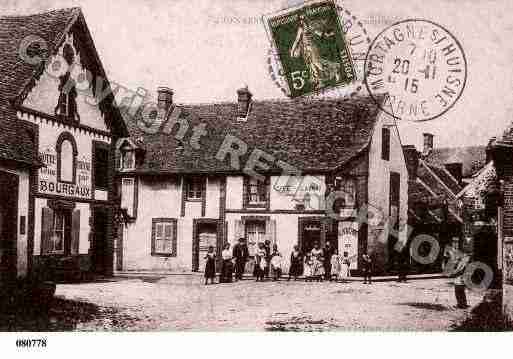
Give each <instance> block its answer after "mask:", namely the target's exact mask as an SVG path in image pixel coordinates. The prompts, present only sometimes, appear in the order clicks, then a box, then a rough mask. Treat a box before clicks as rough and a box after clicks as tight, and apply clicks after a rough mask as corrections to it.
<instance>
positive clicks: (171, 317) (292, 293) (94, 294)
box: [48, 275, 483, 331]
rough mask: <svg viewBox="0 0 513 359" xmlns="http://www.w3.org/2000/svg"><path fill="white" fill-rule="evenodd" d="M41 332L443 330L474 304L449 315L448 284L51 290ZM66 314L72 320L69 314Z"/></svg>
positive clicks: (122, 282) (168, 284) (182, 282)
mask: <svg viewBox="0 0 513 359" xmlns="http://www.w3.org/2000/svg"><path fill="white" fill-rule="evenodd" d="M56 296H57V302H56V305H54V309H52V314H51V316H50V318H49V321H50V323H49V328H48V329H49V330H59V329H60V330H80V331H83V330H86V331H90V330H91V331H96V330H112V331H119V330H121V331H125V330H131V331H146V330H166V331H168V330H194V331H202V330H203V331H205V330H208V331H213V330H225V331H247V330H251V331H253V330H257V331H302V330H305V331H334V330H425V331H435V330H436V331H439V330H451V329H452V328H454V327H455V326H457V325H458V324H459V323H461V322H462V321H463V320H465V318H466V317H467V316H468V315H469V313H470V310H471V309H472V307H474V306H476V305H477V304H479V302H480V301H481V299H482V298H483V293H476V292H470V291H467V297H468V302H469V304H470V308H469V309H466V310H462V309H456V308H455V299H454V294H453V287H452V284H451V282H450V280H448V279H424V280H412V281H409V282H407V283H396V282H377V283H373V284H372V285H366V284H363V283H362V282H351V283H330V282H321V283H317V282H313V283H312V282H309V283H305V282H303V281H297V282H293V281H292V282H287V281H283V280H282V281H280V282H264V283H255V282H254V281H253V280H249V279H248V280H244V281H242V282H238V283H232V284H215V285H208V286H205V285H204V284H203V278H202V277H201V276H198V275H170V276H140V277H128V278H114V279H106V280H105V281H104V282H96V283H79V284H59V285H58V286H57V292H56ZM71 312H72V313H71Z"/></svg>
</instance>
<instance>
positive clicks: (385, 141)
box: [381, 127, 390, 161]
mask: <svg viewBox="0 0 513 359" xmlns="http://www.w3.org/2000/svg"><path fill="white" fill-rule="evenodd" d="M381 158H382V159H384V160H386V161H388V160H390V129H388V128H386V127H383V128H382V129H381Z"/></svg>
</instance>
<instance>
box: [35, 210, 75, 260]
mask: <svg viewBox="0 0 513 359" xmlns="http://www.w3.org/2000/svg"><path fill="white" fill-rule="evenodd" d="M70 239H71V213H70V211H68V210H55V211H53V210H52V209H50V208H43V212H42V230H41V251H42V253H43V254H65V251H67V248H69V246H68V245H69V244H70Z"/></svg>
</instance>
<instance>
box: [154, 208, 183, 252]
mask: <svg viewBox="0 0 513 359" xmlns="http://www.w3.org/2000/svg"><path fill="white" fill-rule="evenodd" d="M177 224H178V222H177V220H176V219H174V218H157V219H153V221H152V239H151V240H152V251H151V255H152V256H166V257H171V256H174V257H175V256H176V253H175V252H176V247H177V244H175V245H173V242H175V243H176V241H177V240H178V238H176V237H177V228H176V226H177ZM166 242H167V243H166Z"/></svg>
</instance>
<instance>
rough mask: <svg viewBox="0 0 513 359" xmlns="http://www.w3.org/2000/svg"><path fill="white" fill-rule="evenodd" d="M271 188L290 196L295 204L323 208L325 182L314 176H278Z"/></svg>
mask: <svg viewBox="0 0 513 359" xmlns="http://www.w3.org/2000/svg"><path fill="white" fill-rule="evenodd" d="M272 190H273V191H275V192H277V193H278V194H280V195H282V196H287V197H290V198H291V200H292V201H293V202H295V203H296V204H302V205H304V207H305V209H308V210H324V207H325V199H324V194H325V193H326V184H325V183H324V178H321V177H316V176H280V177H278V178H277V179H276V181H275V182H274V183H273V184H272Z"/></svg>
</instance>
